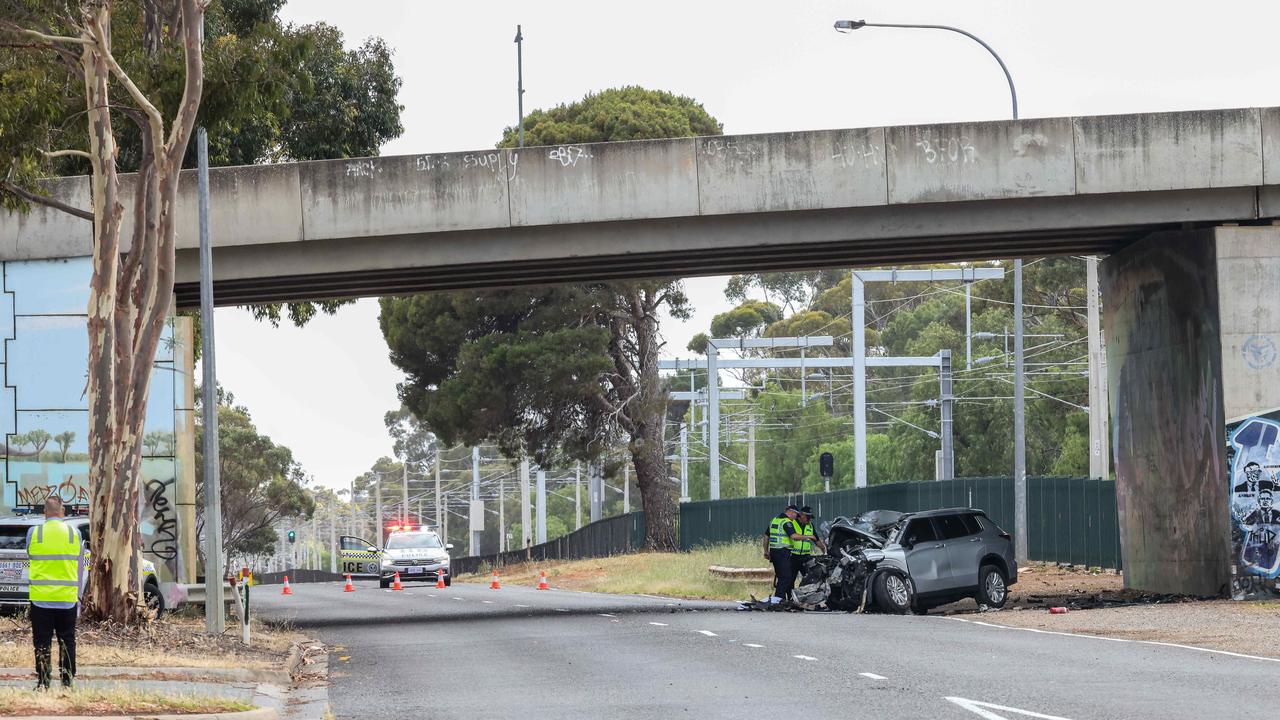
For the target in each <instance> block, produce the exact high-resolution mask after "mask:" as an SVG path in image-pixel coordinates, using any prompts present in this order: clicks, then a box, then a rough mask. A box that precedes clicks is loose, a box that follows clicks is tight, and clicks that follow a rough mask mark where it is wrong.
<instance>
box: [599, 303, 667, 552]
mask: <svg viewBox="0 0 1280 720" xmlns="http://www.w3.org/2000/svg"><path fill="white" fill-rule="evenodd" d="M628 304H629V306H630V307H629V310H630V314H631V317H629V318H628V319H627V322H628V324H629V325H630V328H629V330H630V332H629V333H627V335H629V340H630V345H631V347H630V348H629V349H630V350H631V351H632V353H634V355H633V357H631V358H629V359H628V362H624V363H619V362H617V360H618V358H617V357H615V365H617V366H618V367H619V368H622V367H623V366H626V367H627V369H628V370H629V372H628V373H625V374H626V375H627V382H626V383H624V386H623V387H624V390H625V391H626V392H627V393H628V394H629V398H630V399H629V400H628V401H627V402H626V403H625V406H624V412H623V413H622V415H621V417H620V421H621V423H622V425H623V428H624V429H625V431H626V432H627V434H628V436H629V438H630V442H629V443H628V444H627V449H628V450H629V451H630V453H631V461H632V464H633V465H634V466H635V469H636V486H637V487H638V488H639V490H640V498H641V501H642V502H643V503H644V539H645V548H646V549H648V550H657V551H671V550H675V549H676V491H675V487H674V486H673V485H672V484H671V482H670V480H669V477H668V476H669V473H668V472H667V470H668V468H667V457H666V447H665V440H666V437H665V433H664V430H665V427H666V410H667V393H666V391H665V390H664V389H663V386H662V378H661V377H660V376H659V375H658V359H659V354H660V351H661V348H662V338H661V336H660V335H659V334H658V309H659V307H660V306H661V304H662V300H661V293H660V291H657V290H654V289H652V288H645V289H637V290H634V291H633V292H632V294H631V296H630V298H629V302H628ZM614 334H615V337H617V336H619V335H620V334H621V333H619V332H618V330H617V329H615V331H614ZM617 346H618V343H617V342H616V341H615V347H617ZM615 355H616V352H615ZM620 374H622V373H620Z"/></svg>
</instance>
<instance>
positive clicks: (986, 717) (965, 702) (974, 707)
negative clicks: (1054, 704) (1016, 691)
mask: <svg viewBox="0 0 1280 720" xmlns="http://www.w3.org/2000/svg"><path fill="white" fill-rule="evenodd" d="M943 700H946V701H947V702H951V703H955V704H956V705H959V706H960V707H962V708H964V709H965V710H968V711H969V712H971V713H973V714H974V715H977V716H978V717H980V718H983V720H1008V718H1007V717H1005V716H1004V715H997V714H996V713H993V712H991V711H992V710H999V711H1001V712H1006V713H1013V714H1014V715H1017V716H1019V717H1029V718H1041V720H1068V718H1064V717H1062V716H1060V715H1045V714H1044V713H1038V712H1032V711H1031V710H1023V709H1022V708H1015V707H1009V706H1007V705H996V704H995V703H989V702H979V701H977V700H969V699H968V698H962V697H945V698H943Z"/></svg>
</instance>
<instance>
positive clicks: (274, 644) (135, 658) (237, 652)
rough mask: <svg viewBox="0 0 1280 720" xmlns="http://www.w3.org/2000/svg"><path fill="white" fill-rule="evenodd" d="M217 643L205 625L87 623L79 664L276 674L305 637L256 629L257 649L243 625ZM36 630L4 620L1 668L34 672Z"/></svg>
mask: <svg viewBox="0 0 1280 720" xmlns="http://www.w3.org/2000/svg"><path fill="white" fill-rule="evenodd" d="M227 625H228V631H227V633H226V634H224V635H223V636H221V637H217V638H213V637H210V636H208V635H206V634H205V633H204V620H203V619H195V618H186V617H180V616H164V617H162V618H161V619H159V620H155V621H152V622H151V623H150V624H148V625H144V626H140V627H123V626H118V625H111V624H90V623H81V624H80V626H79V627H78V628H77V629H76V662H77V664H79V665H84V666H89V665H103V666H108V667H190V668H251V669H276V668H282V667H283V666H284V662H285V659H286V658H287V657H288V654H289V648H290V646H291V645H292V643H293V642H294V641H295V640H297V639H300V637H301V636H299V635H297V633H294V632H291V631H289V630H288V629H272V628H266V627H262V626H259V625H257V624H255V625H254V627H253V645H252V646H251V647H247V648H246V647H245V646H244V645H241V644H240V638H239V630H238V626H236V625H235V623H234V622H229V623H228V624H227ZM33 662H34V660H33V657H32V649H31V625H30V623H29V622H28V621H27V619H26V616H25V614H18V615H10V616H7V617H4V618H0V667H30V666H31V664H32V663H33Z"/></svg>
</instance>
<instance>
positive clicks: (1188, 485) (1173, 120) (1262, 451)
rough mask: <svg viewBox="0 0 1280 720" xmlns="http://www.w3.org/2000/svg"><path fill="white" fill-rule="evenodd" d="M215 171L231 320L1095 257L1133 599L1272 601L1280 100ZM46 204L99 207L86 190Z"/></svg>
mask: <svg viewBox="0 0 1280 720" xmlns="http://www.w3.org/2000/svg"><path fill="white" fill-rule="evenodd" d="M210 179H211V187H212V200H211V205H212V212H213V217H212V231H213V237H214V243H215V244H214V272H215V292H216V298H217V302H218V303H220V304H243V303H253V302H264V301H277V300H300V299H319V298H331V297H356V296H368V295H387V294H396V293H409V292H417V291H425V290H437V289H456V288H470V287H497V286H509V285H520V284H537V283H555V282H577V281H586V280H600V279H617V278H636V277H661V276H680V275H697V274H713V273H728V272H737V271H746V270H755V269H772V270H780V269H790V268H812V267H820V266H846V267H847V266H854V267H857V266H864V267H865V266H870V265H880V264H901V263H911V262H930V261H949V260H979V259H984V258H1000V257H1011V256H1030V255H1049V254H1063V253H1098V254H1107V255H1109V257H1108V258H1107V259H1106V260H1105V261H1104V262H1103V265H1102V291H1103V304H1104V307H1105V311H1106V312H1105V322H1104V325H1105V328H1106V332H1107V341H1108V346H1107V357H1108V368H1109V382H1110V387H1111V388H1112V392H1111V399H1110V414H1111V419H1112V421H1111V428H1112V434H1113V437H1112V442H1111V447H1112V450H1113V454H1114V459H1115V468H1116V476H1117V481H1118V485H1117V487H1118V501H1119V509H1120V515H1121V544H1122V549H1123V553H1124V564H1125V572H1126V574H1127V576H1128V577H1127V579H1128V581H1129V583H1130V584H1131V585H1132V586H1135V587H1141V588H1145V589H1150V590H1157V591H1167V592H1190V593H1197V594H1212V593H1217V592H1220V591H1222V590H1223V589H1224V588H1232V589H1233V590H1236V591H1249V592H1252V591H1255V590H1258V589H1259V588H1261V589H1262V591H1266V592H1273V593H1277V594H1280V589H1277V588H1276V581H1275V575H1276V574H1280V571H1277V572H1274V573H1272V574H1271V575H1270V576H1267V575H1266V572H1262V570H1265V569H1261V570H1260V568H1259V567H1258V566H1257V564H1256V562H1255V563H1254V564H1253V565H1249V563H1248V562H1246V560H1247V557H1246V556H1248V552H1244V551H1242V548H1241V546H1240V545H1239V543H1238V542H1236V540H1233V533H1234V537H1235V538H1237V539H1238V538H1239V537H1241V535H1240V532H1243V530H1242V529H1241V525H1240V521H1239V519H1238V512H1237V511H1239V510H1240V509H1241V508H1243V507H1244V505H1247V504H1248V502H1255V501H1256V498H1255V499H1253V500H1249V499H1248V498H1245V496H1244V495H1240V494H1239V492H1238V491H1237V490H1235V489H1234V488H1237V487H1245V488H1246V493H1245V495H1248V492H1247V488H1248V487H1249V484H1248V483H1249V482H1253V483H1254V486H1257V485H1258V481H1257V480H1256V479H1254V480H1252V481H1250V480H1248V478H1247V477H1246V476H1245V474H1242V473H1241V472H1240V467H1241V465H1242V463H1243V461H1244V460H1245V459H1248V458H1253V457H1258V458H1263V459H1264V461H1265V463H1269V464H1267V465H1266V467H1268V468H1271V470H1269V471H1268V472H1275V471H1276V469H1277V468H1280V465H1278V464H1277V462H1278V461H1277V460H1276V458H1280V442H1278V441H1276V436H1277V433H1280V360H1277V355H1278V353H1277V349H1276V348H1277V346H1278V345H1280V228H1276V227H1272V224H1271V220H1272V219H1273V218H1276V217H1280V108H1262V109H1258V108H1248V109H1233V110H1213V111H1204V112H1184V113H1160V114H1146V115H1123V116H1105V117H1075V118H1044V119H1029V120H1012V121H1003V122H984V123H953V124H944V125H915V126H912V125H909V126H900V127H887V128H860V129H849V130H827V131H816V132H798V133H778V134H770V135H743V136H721V137H702V138H689V139H679V140H661V141H648V142H627V143H604V144H594V145H564V146H554V147H536V148H526V149H523V150H479V151H474V152H462V153H444V154H433V155H414V156H401V157H383V158H363V159H350V160H335V161H325V162H303V163H293V164H280V165H270V166H253V167H238V168H222V169H217V170H214V171H213V172H212V173H211V178H210ZM124 187H125V189H126V191H127V190H128V189H129V185H128V184H126V185H125V186H124ZM51 192H52V193H53V194H54V195H55V196H56V197H57V198H58V199H60V200H62V201H64V202H68V203H71V204H74V205H78V206H81V207H87V206H88V204H89V202H88V195H89V186H88V180H87V179H86V178H68V179H63V180H58V181H55V182H53V183H52V184H51ZM126 194H127V192H126ZM181 194H182V197H181V198H180V207H181V212H182V213H183V216H182V218H181V219H180V224H179V240H178V243H179V251H178V252H179V255H178V263H179V266H178V273H177V286H176V289H177V293H178V303H179V305H180V306H185V307H193V306H195V305H196V304H197V302H198V291H197V277H198V273H197V264H196V263H197V260H196V257H197V252H196V242H197V233H196V223H195V213H196V203H195V200H194V194H195V179H194V177H187V178H184V181H183V183H182V185H181ZM126 199H127V198H126ZM125 218H126V219H125V222H126V226H127V225H128V223H129V222H130V219H129V218H130V213H125ZM1249 225H1254V226H1256V227H1227V226H1249ZM124 237H125V238H128V237H129V228H128V227H126V228H125V230H124ZM90 242H91V235H90V228H89V226H88V223H86V222H84V221H82V220H78V219H76V218H73V217H71V216H68V215H64V214H61V213H58V212H55V211H50V210H45V209H42V208H36V209H34V210H33V211H32V212H31V213H30V214H28V215H25V216H14V215H9V216H3V215H0V260H23V259H40V258H61V257H74V256H84V255H88V254H90V249H91V248H90ZM1264 415H1266V416H1267V417H1263V416H1264ZM1271 417H1274V420H1272V419H1270V418H1271ZM1241 420H1246V421H1247V422H1249V423H1253V424H1252V425H1251V427H1253V428H1254V430H1257V432H1254V431H1250V432H1251V433H1252V434H1251V435H1248V437H1245V436H1244V435H1241V434H1239V433H1236V434H1233V435H1232V436H1231V438H1232V439H1231V445H1230V448H1231V449H1230V450H1228V439H1227V428H1228V422H1233V423H1234V422H1237V421H1241ZM1268 423H1271V424H1274V426H1275V427H1276V429H1277V432H1276V433H1272V432H1270V430H1266V429H1265V428H1268V427H1270V425H1268ZM1258 428H1263V429H1262V430H1258ZM1266 438H1270V440H1266ZM1260 443H1261V444H1260ZM1266 443H1272V444H1271V445H1266ZM1264 445H1265V446H1264ZM1228 465H1230V467H1231V470H1230V472H1229V473H1228V474H1229V477H1228V478H1224V477H1223V475H1224V473H1223V470H1222V469H1223V468H1224V467H1227V466H1228ZM1273 483H1275V484H1277V485H1280V479H1276V480H1274V481H1273ZM1253 494H1254V495H1257V494H1258V493H1257V492H1254V493H1253ZM1242 498H1243V500H1242ZM1242 502H1243V503H1244V505H1242V504H1241V503H1242ZM1245 509H1247V508H1245ZM1278 527H1280V526H1278ZM1244 537H1246V538H1247V537H1251V536H1250V535H1245V536H1244ZM1233 543H1236V544H1233ZM1256 557H1260V556H1257V555H1256V553H1255V560H1256ZM1267 572H1270V570H1267ZM1268 588H1270V589H1268Z"/></svg>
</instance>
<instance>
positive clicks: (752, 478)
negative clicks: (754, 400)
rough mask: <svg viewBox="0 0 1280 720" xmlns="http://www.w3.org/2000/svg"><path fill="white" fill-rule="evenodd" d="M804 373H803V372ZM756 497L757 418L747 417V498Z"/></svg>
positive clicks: (750, 415) (752, 414) (752, 415)
mask: <svg viewBox="0 0 1280 720" xmlns="http://www.w3.org/2000/svg"><path fill="white" fill-rule="evenodd" d="M801 372H803V371H801ZM755 496H756V416H755V413H751V414H749V415H747V497H755Z"/></svg>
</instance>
